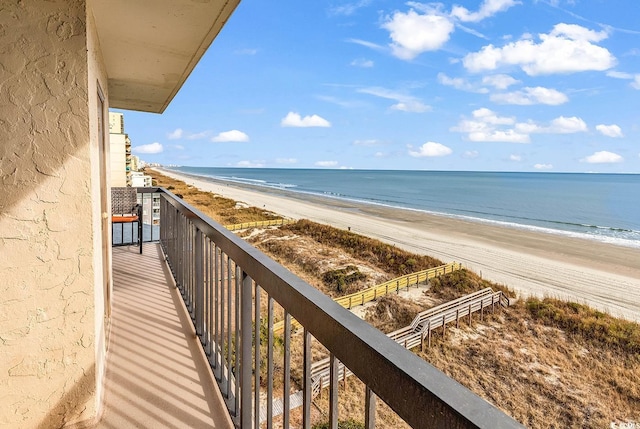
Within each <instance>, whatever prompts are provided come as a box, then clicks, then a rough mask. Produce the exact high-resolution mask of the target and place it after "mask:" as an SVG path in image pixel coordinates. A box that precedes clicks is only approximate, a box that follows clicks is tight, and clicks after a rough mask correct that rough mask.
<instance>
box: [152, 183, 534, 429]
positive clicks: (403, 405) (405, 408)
mask: <svg viewBox="0 0 640 429" xmlns="http://www.w3.org/2000/svg"><path fill="white" fill-rule="evenodd" d="M162 192H163V194H164V197H165V200H166V201H167V203H168V205H170V206H171V207H173V209H175V210H176V211H177V212H178V213H180V214H181V215H182V216H184V217H185V218H186V219H187V220H188V221H189V222H191V223H192V225H193V226H195V228H197V229H198V230H199V231H200V232H201V233H203V234H204V235H205V236H206V237H208V238H209V239H210V240H212V241H213V242H214V243H215V244H216V246H217V247H218V248H219V249H220V250H221V251H222V252H224V253H225V254H226V255H228V256H229V257H230V258H231V259H233V261H234V262H235V264H236V265H237V266H239V267H242V270H243V271H244V272H245V273H246V274H247V275H248V276H249V277H250V278H251V279H253V281H255V282H256V284H259V285H260V287H261V288H262V289H263V290H264V291H265V292H266V293H268V294H269V296H270V297H272V298H273V299H274V300H275V301H276V302H278V303H279V304H280V305H281V306H282V307H283V308H285V310H286V311H287V312H288V313H289V314H291V316H292V317H294V318H296V319H297V320H298V321H299V322H300V323H301V324H302V325H303V326H304V327H305V329H306V330H307V331H308V332H309V333H310V334H311V335H313V336H314V337H315V339H316V340H317V341H319V342H320V343H322V344H323V345H324V346H325V347H326V348H327V349H328V350H330V351H331V352H332V353H333V354H334V355H335V357H336V358H337V359H338V360H340V361H341V362H342V363H343V364H345V365H346V366H347V367H348V368H349V370H350V371H352V372H353V373H354V374H355V375H356V376H357V377H358V378H359V379H360V380H361V381H362V382H364V383H365V384H366V385H367V386H368V387H369V388H370V389H371V390H372V391H373V392H374V393H375V394H376V395H377V396H378V397H380V398H381V399H382V400H383V401H384V402H386V403H387V404H388V405H389V406H390V407H391V408H392V409H393V410H394V411H395V412H396V413H397V414H398V415H399V416H400V417H401V418H402V419H404V420H405V421H406V422H407V423H408V424H409V425H410V426H412V427H414V428H423V427H424V428H426V427H433V426H438V427H442V426H443V425H445V424H446V425H447V426H448V427H469V428H473V427H477V428H496V429H497V428H512V427H513V428H515V427H518V428H520V427H522V426H521V425H520V424H518V423H517V422H516V421H515V420H513V419H512V418H510V417H509V416H507V415H506V414H504V413H503V412H502V411H500V410H499V409H497V408H496V407H495V406H493V405H492V404H490V403H488V402H487V401H485V400H484V399H482V398H480V397H479V396H477V395H476V394H474V393H472V392H471V391H470V390H468V389H467V388H465V387H463V386H462V385H461V384H459V383H458V382H456V381H455V380H453V379H451V378H450V377H448V376H446V375H445V374H444V373H442V372H441V371H440V370H438V369H436V368H435V367H433V366H432V365H430V364H429V363H427V362H426V361H424V360H423V359H421V358H419V357H418V356H416V355H414V354H413V353H411V352H408V351H407V350H405V349H404V348H403V347H401V346H400V345H398V344H397V343H396V342H395V341H393V340H391V339H389V338H388V337H387V336H386V335H384V334H383V333H382V332H380V331H378V330H377V329H375V328H374V327H372V326H371V325H369V324H368V323H367V322H365V321H363V320H361V319H360V318H358V317H357V316H355V315H353V314H352V313H351V312H349V311H347V310H345V309H344V308H342V307H341V306H340V305H338V304H336V303H335V302H334V301H333V300H332V299H331V298H329V297H328V296H326V295H324V294H322V293H321V292H320V291H319V290H317V289H316V288H314V287H313V286H311V285H309V284H308V283H306V282H305V281H303V280H302V279H300V278H299V277H298V276H296V275H295V274H293V273H291V272H290V271H288V270H287V269H286V268H284V267H283V266H281V265H280V264H278V263H276V262H275V261H273V260H272V259H271V258H269V257H267V256H266V255H265V254H263V253H262V252H261V251H260V250H258V249H257V248H255V247H253V246H251V245H250V244H249V243H247V242H246V241H244V240H242V239H240V238H238V237H237V236H236V235H235V234H233V233H232V232H231V231H229V230H227V229H226V228H224V227H223V226H222V225H220V224H218V223H217V222H215V221H213V220H212V219H210V218H209V217H208V216H206V215H204V214H203V213H202V212H200V211H199V210H198V209H196V208H194V207H192V206H191V205H189V204H187V203H186V202H184V201H182V200H179V199H178V198H177V197H176V196H175V195H174V194H173V193H171V192H169V191H167V190H165V189H162ZM167 208H168V209H169V208H170V207H168V206H167ZM243 317H244V316H243ZM249 318H251V316H249ZM250 359H251V358H249V360H250ZM243 371H244V370H243ZM406 398H411V400H407V399H406Z"/></svg>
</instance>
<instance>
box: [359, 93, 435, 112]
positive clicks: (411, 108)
mask: <svg viewBox="0 0 640 429" xmlns="http://www.w3.org/2000/svg"><path fill="white" fill-rule="evenodd" d="M358 92H360V93H362V94H369V95H373V96H376V97H380V98H386V99H388V100H395V101H397V103H396V104H394V105H392V106H391V109H392V110H400V111H403V112H414V113H422V112H428V111H430V110H431V106H429V105H427V104H424V103H423V102H422V101H421V100H419V99H418V98H416V97H414V96H412V95H408V94H405V93H402V92H398V91H393V90H390V89H386V88H381V87H377V86H375V87H369V88H361V89H359V90H358Z"/></svg>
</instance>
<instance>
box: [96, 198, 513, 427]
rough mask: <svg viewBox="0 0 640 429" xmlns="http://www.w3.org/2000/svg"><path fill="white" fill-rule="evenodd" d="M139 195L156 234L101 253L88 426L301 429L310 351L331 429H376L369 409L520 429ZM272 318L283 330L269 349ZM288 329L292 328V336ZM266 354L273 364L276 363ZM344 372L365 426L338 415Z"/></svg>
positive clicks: (125, 236) (229, 244) (197, 219)
mask: <svg viewBox="0 0 640 429" xmlns="http://www.w3.org/2000/svg"><path fill="white" fill-rule="evenodd" d="M138 192H139V193H140V194H142V195H140V194H139V201H142V202H143V205H144V204H145V203H147V204H148V205H149V207H151V206H152V204H153V206H155V203H156V202H157V198H158V197H159V200H160V223H159V225H151V224H149V225H147V224H145V221H144V219H143V228H142V239H143V241H144V242H149V243H147V244H144V247H143V253H142V254H139V253H138V252H137V248H128V247H123V248H118V249H114V252H113V254H114V258H113V273H114V274H113V278H114V297H113V305H114V312H113V329H112V332H111V340H110V342H111V344H112V347H111V349H110V351H109V363H108V365H107V368H108V372H107V382H106V389H107V394H106V396H105V398H106V403H105V404H106V405H105V408H106V412H105V420H104V422H103V426H99V427H105V428H106V427H123V426H122V425H123V424H125V423H126V422H127V421H128V422H129V424H134V425H135V424H141V423H140V422H144V421H145V419H147V418H148V419H151V420H149V421H150V423H149V424H148V425H146V426H145V424H142V426H141V427H163V426H164V427H226V426H225V425H229V424H231V422H232V424H233V425H235V426H236V427H241V428H257V427H268V428H271V427H273V426H272V425H273V424H275V425H276V426H275V427H289V421H292V422H295V424H294V423H292V425H293V426H295V427H304V428H310V427H311V422H312V412H313V411H314V410H313V409H312V404H311V403H312V400H313V398H314V395H316V394H318V392H319V389H318V388H317V383H315V384H314V381H315V380H314V379H313V365H312V364H313V363H314V362H313V361H314V360H317V358H318V355H321V354H322V353H324V354H326V355H327V356H328V357H329V362H330V363H329V366H330V377H329V378H330V382H329V385H328V386H326V385H325V386H323V387H324V389H323V390H324V392H323V393H320V395H323V396H324V397H325V399H326V398H327V397H328V399H329V400H328V405H327V408H328V409H326V410H322V413H324V414H325V415H326V416H327V417H328V420H329V422H330V426H329V427H330V428H337V422H338V419H340V420H342V419H347V418H353V419H355V420H359V421H363V422H364V423H365V427H366V428H374V427H375V410H376V406H377V405H376V403H380V402H381V401H377V400H376V398H381V400H382V401H384V402H385V403H386V404H387V405H388V406H389V407H390V408H391V409H392V410H393V411H394V412H395V413H396V414H397V415H398V416H399V417H400V418H401V419H402V420H404V421H405V422H406V423H407V424H408V425H410V426H412V427H415V428H436V427H437V428H444V427H453V428H462V427H464V428H473V427H478V428H516V427H522V426H521V425H519V424H518V423H517V422H515V421H514V420H513V419H511V418H510V417H508V416H507V415H505V414H504V413H502V412H501V411H500V410H498V409H497V408H495V407H494V406H492V405H491V404H489V403H488V402H486V401H484V400H483V399H482V398H480V397H478V396H477V395H475V394H473V393H472V392H471V391H469V390H468V389H466V388H465V387H463V386H461V385H460V384H459V383H457V382H456V381H454V380H453V379H451V378H449V377H447V376H446V375H444V374H443V373H442V372H440V371H439V370H437V369H435V368H434V367H433V366H431V365H430V364H428V363H427V362H425V361H423V360H422V359H420V358H419V357H417V356H416V355H414V354H413V353H412V352H410V351H408V350H406V349H404V348H403V347H401V346H400V345H398V344H396V343H395V342H394V341H393V340H391V339H390V338H388V337H387V336H386V335H384V334H382V333H381V332H380V331H378V330H376V329H375V328H373V327H372V326H370V325H369V324H368V323H366V322H364V321H363V320H361V319H359V318H358V317H356V316H355V315H353V314H351V312H349V311H348V310H346V309H344V308H342V307H341V306H339V305H338V304H336V303H335V302H334V301H333V300H331V299H330V298H329V297H327V296H325V295H323V294H322V293H321V292H319V291H318V290H317V289H315V288H313V287H312V286H310V285H309V284H307V283H306V282H304V281H303V280H301V279H300V278H298V277H297V276H295V275H294V274H292V273H291V272H289V271H288V270H287V269H285V268H284V267H282V266H281V265H279V264H277V263H276V262H274V261H273V260H271V259H270V258H269V257H267V256H265V255H264V254H263V253H261V252H260V251H259V250H258V249H256V248H254V247H252V246H251V245H249V244H248V243H247V242H245V241H244V240H242V239H240V238H238V237H237V236H236V235H234V234H233V233H232V232H230V231H228V230H226V229H225V228H224V227H223V226H221V225H219V224H217V223H215V222H214V221H212V220H211V219H209V218H208V217H206V216H204V215H203V214H201V213H200V212H199V211H198V210H196V209H195V208H193V207H191V206H189V205H188V204H187V203H185V202H184V201H183V200H181V199H179V198H177V197H175V196H174V195H173V194H171V193H170V192H168V191H165V190H164V189H161V188H138ZM147 194H151V195H147ZM154 200H155V201H154ZM152 201H153V202H152ZM143 208H144V207H143ZM134 231H135V233H134ZM137 231H138V228H137V227H136V228H131V233H130V234H129V233H128V232H127V230H125V229H123V230H122V232H121V233H119V234H118V233H117V231H116V230H115V229H114V244H127V242H128V241H129V242H136V241H137V239H138V237H137V234H138V233H137ZM115 240H119V241H115ZM165 261H166V262H165ZM179 298H180V299H179ZM276 318H278V319H283V320H284V321H285V328H284V334H283V335H282V336H281V337H280V335H277V334H274V330H273V325H274V320H275V319H276ZM292 318H295V319H296V320H297V321H298V323H299V324H300V325H301V326H302V328H300V330H299V332H297V333H294V332H293V330H292V328H291V320H292ZM278 347H282V351H283V352H282V354H279V353H276V354H277V355H278V356H274V350H277V349H278ZM292 351H293V353H292ZM292 355H293V356H294V357H293V358H292ZM312 355H313V356H314V357H315V358H312ZM116 362H117V363H116ZM345 367H346V368H347V370H346V371H345V369H344V368H345ZM181 371H187V372H186V373H183V372H181ZM345 373H348V374H351V373H353V374H354V375H355V376H357V378H358V379H359V380H360V381H361V382H362V383H363V384H364V385H365V389H364V394H363V397H362V399H361V403H362V404H364V408H363V409H364V412H363V415H360V416H354V415H350V416H346V415H340V416H338V411H337V410H338V385H339V380H341V379H342V377H343V376H345ZM114 375H115V376H114ZM167 382H168V384H167ZM214 383H215V384H214ZM216 384H217V386H216ZM285 392H286V394H285ZM110 398H111V399H116V402H115V403H112V402H110ZM325 402H326V401H325ZM178 404H180V405H178ZM378 406H379V405H378ZM127 407H129V408H127ZM315 412H316V415H317V411H315ZM154 416H155V417H154ZM158 416H161V417H158ZM110 418H111V419H112V420H109V419H110ZM113 419H115V420H113ZM127 419H129V420H127ZM163 419H169V420H170V421H171V423H170V424H166V425H164V424H163V423H162V421H163ZM174 421H175V422H182V423H180V424H178V423H174ZM185 425H186V426H185ZM378 427H381V426H380V425H378Z"/></svg>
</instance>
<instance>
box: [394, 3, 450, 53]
mask: <svg viewBox="0 0 640 429" xmlns="http://www.w3.org/2000/svg"><path fill="white" fill-rule="evenodd" d="M382 28H384V29H385V30H387V31H389V37H391V40H392V42H391V44H390V47H391V52H392V53H393V55H395V56H396V57H398V58H400V59H403V60H412V59H413V58H415V57H417V56H418V55H420V54H421V53H423V52H427V51H435V50H438V49H440V48H441V47H442V46H443V45H444V44H445V43H446V42H447V41H448V40H449V36H450V34H451V33H452V32H453V31H454V28H455V27H454V25H453V23H452V22H451V21H450V20H449V19H448V18H446V17H444V16H442V15H439V14H436V13H435V12H432V13H426V14H420V13H417V12H416V11H415V10H414V9H410V10H409V11H408V12H407V13H403V12H395V13H394V14H393V16H390V17H387V18H386V20H385V22H384V24H382Z"/></svg>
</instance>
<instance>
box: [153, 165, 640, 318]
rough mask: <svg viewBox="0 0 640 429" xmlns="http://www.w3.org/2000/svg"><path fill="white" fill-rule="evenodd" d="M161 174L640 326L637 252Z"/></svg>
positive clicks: (191, 177)
mask: <svg viewBox="0 0 640 429" xmlns="http://www.w3.org/2000/svg"><path fill="white" fill-rule="evenodd" d="M162 171H163V173H165V174H167V175H168V176H171V177H174V178H176V179H179V180H183V181H185V182H187V183H189V184H192V185H194V186H196V187H197V188H199V189H201V190H204V191H209V192H214V193H216V194H220V195H224V196H226V197H229V198H232V199H234V200H237V201H243V202H246V203H248V204H250V205H253V206H257V207H264V208H266V209H268V210H271V211H273V212H276V213H279V214H281V215H283V216H286V217H290V218H294V219H300V218H306V219H310V220H313V221H316V222H321V223H326V224H330V225H333V226H335V227H338V228H345V229H346V228H348V227H350V228H351V230H352V231H354V232H357V233H359V234H363V235H367V236H369V237H373V238H378V239H380V240H383V241H385V242H388V243H391V244H394V245H396V246H399V247H401V248H404V249H407V250H409V251H413V252H416V253H422V254H428V255H431V256H434V257H436V258H439V259H441V260H443V261H445V262H451V261H458V262H462V263H463V264H464V266H465V267H467V268H470V269H472V270H474V271H475V272H477V273H479V274H481V275H482V276H483V277H484V278H486V279H489V280H492V281H495V282H498V283H503V284H506V285H508V286H510V287H512V288H514V289H516V290H517V291H518V292H519V293H521V294H523V295H530V294H533V295H536V296H553V297H558V298H563V299H570V300H572V301H576V302H584V303H587V304H589V305H592V306H594V307H596V308H599V309H601V310H605V311H608V312H609V313H611V314H613V315H615V316H621V317H625V318H628V319H632V320H636V321H640V249H636V248H629V247H622V246H615V245H610V244H605V243H600V242H596V241H592V240H583V239H578V238H571V237H565V236H560V235H555V234H545V233H538V232H532V231H528V230H521V229H515V228H507V227H500V226H495V225H490V224H484V223H477V222H469V221H463V220H459V219H452V218H447V217H443V216H434V215H429V214H426V213H420V212H414V211H408V210H401V209H392V208H384V207H377V206H369V205H364V204H357V203H351V202H346V201H338V200H333V199H329V198H321V197H316V196H309V195H301V194H293V193H291V192H286V191H279V190H271V189H265V188H256V187H245V186H244V185H243V186H242V187H239V186H236V185H229V184H227V183H224V182H215V181H209V180H204V179H199V178H196V177H193V176H187V175H184V174H178V173H175V172H172V171H167V170H162Z"/></svg>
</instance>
